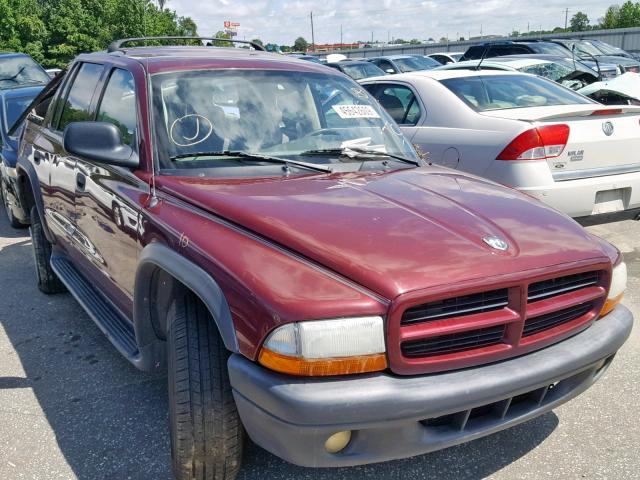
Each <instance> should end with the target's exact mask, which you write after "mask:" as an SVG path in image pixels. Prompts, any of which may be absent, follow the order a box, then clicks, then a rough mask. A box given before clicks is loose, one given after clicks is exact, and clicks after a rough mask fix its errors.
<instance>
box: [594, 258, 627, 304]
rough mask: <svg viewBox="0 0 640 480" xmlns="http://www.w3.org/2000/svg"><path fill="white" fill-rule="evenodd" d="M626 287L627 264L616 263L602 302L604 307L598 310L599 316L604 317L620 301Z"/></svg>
mask: <svg viewBox="0 0 640 480" xmlns="http://www.w3.org/2000/svg"><path fill="white" fill-rule="evenodd" d="M626 289H627V264H626V263H624V262H620V263H619V264H618V265H616V266H615V267H613V270H612V272H611V287H609V294H608V295H607V301H606V302H605V303H604V307H602V310H601V311H600V317H604V316H605V315H606V314H607V313H609V312H611V310H613V309H614V308H615V307H616V305H618V304H619V303H620V301H621V300H622V296H623V295H624V291H625V290H626Z"/></svg>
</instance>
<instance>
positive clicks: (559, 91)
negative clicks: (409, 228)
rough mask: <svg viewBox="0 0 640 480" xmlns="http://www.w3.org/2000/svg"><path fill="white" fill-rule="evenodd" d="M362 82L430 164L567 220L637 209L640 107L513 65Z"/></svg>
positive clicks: (639, 180) (639, 199) (639, 195)
mask: <svg viewBox="0 0 640 480" xmlns="http://www.w3.org/2000/svg"><path fill="white" fill-rule="evenodd" d="M361 84H362V86H363V87H365V88H366V89H367V90H368V91H369V92H370V93H371V94H372V95H373V96H374V97H376V98H377V99H378V101H379V102H380V103H381V104H382V106H383V107H384V108H385V109H386V110H387V112H388V113H389V114H390V115H391V117H393V119H394V120H395V121H396V122H397V123H398V124H399V125H400V128H401V129H402V131H403V133H404V134H405V136H406V137H407V138H408V139H409V140H410V141H411V142H412V143H413V144H414V145H417V146H418V147H419V148H420V149H421V150H422V151H423V152H425V153H427V158H428V159H429V161H431V162H433V163H436V164H441V165H445V166H448V167H451V168H457V169H460V170H464V171H466V172H470V173H474V174H476V175H479V176H483V177H486V178H489V179H491V180H494V181H496V182H499V183H502V184H506V185H510V186H513V187H515V188H517V189H519V190H521V191H523V192H526V193H528V194H530V195H533V196H535V197H537V198H538V199H540V200H542V201H543V202H546V203H547V204H549V205H551V206H552V207H554V208H556V209H558V210H560V211H563V212H565V213H567V214H568V215H571V216H572V217H586V216H590V215H597V214H604V213H613V212H621V211H625V210H628V211H629V212H628V213H632V212H631V211H632V210H633V209H640V156H639V155H638V152H640V107H634V106H616V107H611V106H605V105H601V104H599V103H596V102H594V101H593V100H590V99H589V98H586V97H584V96H582V95H579V94H577V93H575V92H573V91H571V90H569V89H567V88H565V87H562V86H561V85H558V84H556V83H554V82H551V81H549V80H546V79H544V78H540V77H536V76H534V75H528V74H522V73H512V72H496V71H456V70H450V71H436V70H430V71H424V72H412V73H405V74H400V75H394V76H393V77H376V78H369V79H366V80H365V81H362V82H361Z"/></svg>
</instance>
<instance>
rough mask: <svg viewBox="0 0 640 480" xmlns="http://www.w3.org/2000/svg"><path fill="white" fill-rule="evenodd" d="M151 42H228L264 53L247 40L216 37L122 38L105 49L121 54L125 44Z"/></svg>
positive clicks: (258, 46) (257, 45)
mask: <svg viewBox="0 0 640 480" xmlns="http://www.w3.org/2000/svg"><path fill="white" fill-rule="evenodd" d="M151 40H200V41H203V40H209V41H219V42H230V43H243V44H246V45H249V46H251V47H253V48H254V49H255V50H260V51H261V52H264V51H265V48H264V47H263V46H262V45H259V44H257V43H254V42H249V41H247V40H233V39H231V38H216V37H189V36H184V37H137V38H122V39H120V40H115V41H114V42H112V43H111V44H110V45H109V47H108V48H107V52H109V53H111V52H121V51H123V46H124V45H125V44H127V43H135V42H146V41H151Z"/></svg>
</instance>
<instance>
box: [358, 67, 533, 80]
mask: <svg viewBox="0 0 640 480" xmlns="http://www.w3.org/2000/svg"><path fill="white" fill-rule="evenodd" d="M492 75H494V76H495V75H505V76H507V75H527V74H525V73H520V72H510V71H502V70H438V69H433V70H418V71H416V72H407V73H398V74H396V75H391V76H388V75H387V76H379V77H371V78H367V79H366V81H367V82H370V81H372V80H382V81H386V82H394V81H402V80H411V79H416V78H430V79H433V80H437V81H440V80H447V79H449V78H460V77H488V76H492ZM363 82H364V80H363Z"/></svg>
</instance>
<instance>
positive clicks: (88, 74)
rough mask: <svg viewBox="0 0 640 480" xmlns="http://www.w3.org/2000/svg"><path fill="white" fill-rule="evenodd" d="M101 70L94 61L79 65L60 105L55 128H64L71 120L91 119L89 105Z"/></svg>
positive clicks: (100, 66)
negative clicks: (60, 109)
mask: <svg viewBox="0 0 640 480" xmlns="http://www.w3.org/2000/svg"><path fill="white" fill-rule="evenodd" d="M102 70H103V66H102V65H97V64H95V63H85V64H83V65H82V66H81V67H80V70H78V74H77V75H76V78H75V79H74V80H73V84H72V85H71V88H70V89H69V94H68V95H67V98H66V99H65V101H64V104H63V105H62V114H61V115H60V120H59V122H58V127H57V130H60V131H62V130H64V127H66V126H67V125H68V124H70V123H71V122H82V121H84V120H91V118H90V115H91V112H90V111H89V107H90V106H91V99H92V97H93V93H94V91H95V89H96V85H97V84H98V80H99V79H100V74H101V73H102Z"/></svg>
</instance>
